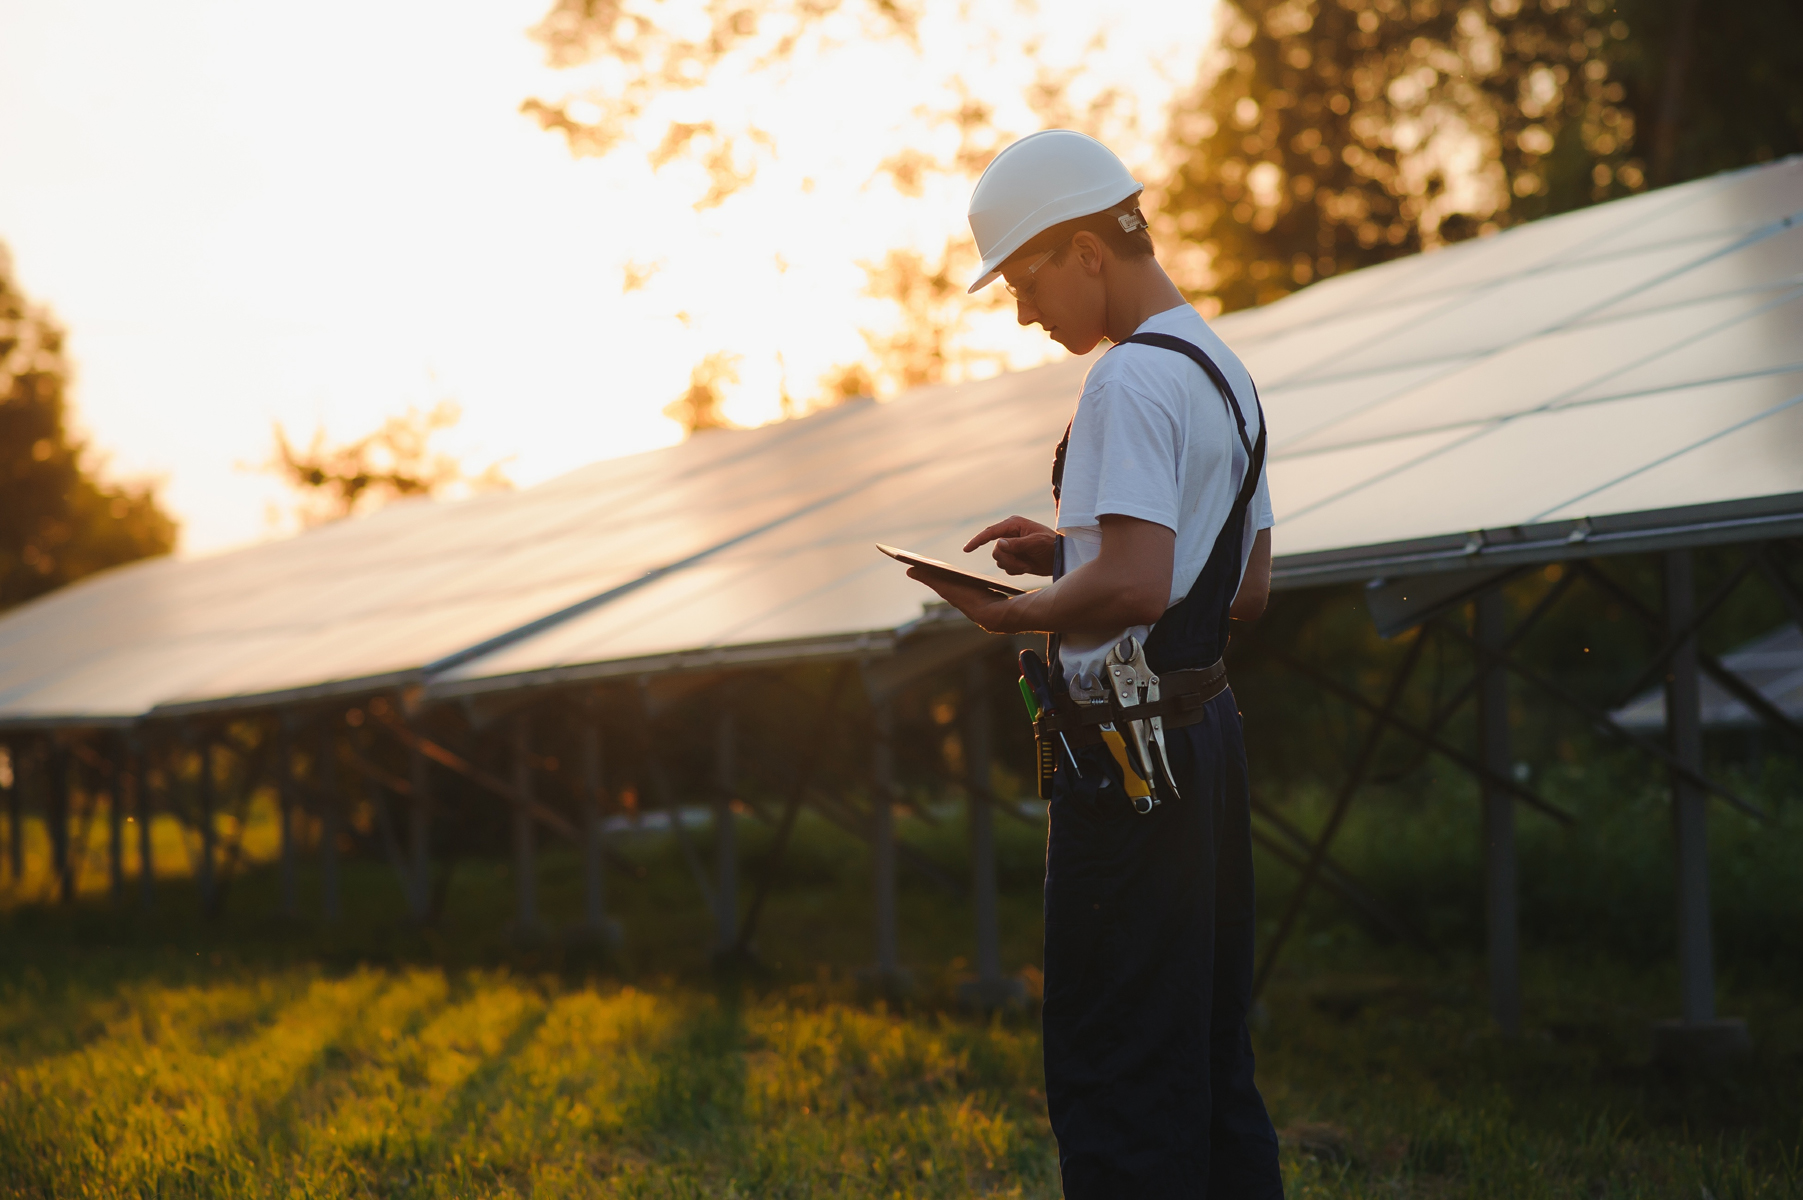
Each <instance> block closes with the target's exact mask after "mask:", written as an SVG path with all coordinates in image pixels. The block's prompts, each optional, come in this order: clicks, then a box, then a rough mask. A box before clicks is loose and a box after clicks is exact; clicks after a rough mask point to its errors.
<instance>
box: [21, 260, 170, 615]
mask: <svg viewBox="0 0 1803 1200" xmlns="http://www.w3.org/2000/svg"><path fill="white" fill-rule="evenodd" d="M63 341H64V333H63V329H62V327H61V326H60V325H58V324H57V322H56V320H55V318H53V317H52V316H51V315H50V313H49V312H48V311H46V310H45V309H44V308H43V307H41V306H39V305H35V304H33V303H31V301H30V300H29V299H27V297H26V296H25V294H24V292H23V291H22V290H21V289H20V288H19V286H18V283H17V281H16V280H15V279H14V277H13V272H12V260H11V257H10V256H9V255H8V254H7V253H6V249H5V247H4V246H0V609H3V608H9V607H11V606H12V605H15V604H19V603H22V602H23V601H26V600H29V599H31V598H32V597H33V596H38V595H41V594H43V593H44V592H48V591H50V590H52V589H54V588H58V587H61V586H62V585H64V584H66V583H72V582H74V581H75V580H77V579H80V578H81V577H83V576H84V575H91V574H93V573H94V572H96V571H102V570H105V569H106V568H107V567H112V566H117V565H118V564H120V563H126V562H132V561H134V560H136V559H140V558H149V557H152V556H155V555H158V554H167V553H169V552H170V550H172V549H173V548H174V546H175V535H176V525H175V521H174V520H173V519H171V518H170V516H169V515H168V514H167V513H166V512H164V511H163V509H162V507H161V505H160V504H159V503H158V500H157V496H156V486H155V485H154V484H152V483H146V482H137V483H115V482H107V481H105V480H102V479H101V478H99V477H98V474H97V464H96V462H95V456H94V454H93V452H92V450H91V449H90V447H89V446H88V444H87V442H86V441H84V440H82V439H80V438H77V437H74V436H72V435H71V433H70V431H69V428H68V387H69V376H70V364H69V360H68V357H67V354H66V353H65V351H64V346H63Z"/></svg>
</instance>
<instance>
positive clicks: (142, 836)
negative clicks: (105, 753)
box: [125, 734, 156, 912]
mask: <svg viewBox="0 0 1803 1200" xmlns="http://www.w3.org/2000/svg"><path fill="white" fill-rule="evenodd" d="M125 762H126V778H127V779H129V780H131V787H132V816H134V817H136V818H137V822H138V907H139V908H141V909H144V910H145V911H146V912H148V911H149V910H150V905H151V902H152V901H154V900H155V899H156V859H155V857H154V852H153V851H152V849H151V841H150V825H151V822H152V821H153V820H155V818H156V809H155V807H154V806H153V805H152V804H151V802H150V795H151V793H150V767H149V763H148V762H147V761H146V757H145V754H144V746H143V744H142V743H141V742H140V741H139V740H138V736H137V735H136V734H132V735H130V736H129V738H128V739H127V741H126V744H125Z"/></svg>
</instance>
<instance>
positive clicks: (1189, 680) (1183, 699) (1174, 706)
mask: <svg viewBox="0 0 1803 1200" xmlns="http://www.w3.org/2000/svg"><path fill="white" fill-rule="evenodd" d="M1054 688H1055V690H1057V689H1056V685H1054ZM1226 690H1227V662H1226V660H1225V659H1217V660H1216V661H1215V662H1214V663H1213V664H1212V665H1210V666H1206V667H1192V668H1190V669H1188V670H1183V671H1171V672H1168V673H1162V674H1160V675H1159V676H1158V691H1159V698H1158V699H1157V700H1155V701H1153V702H1152V703H1150V704H1135V705H1132V706H1131V707H1122V706H1121V704H1120V702H1119V701H1118V700H1116V699H1114V698H1113V697H1112V696H1111V697H1109V698H1108V700H1107V701H1105V702H1103V703H1100V704H1078V703H1077V702H1076V701H1074V700H1070V699H1068V697H1067V696H1062V695H1055V696H1054V697H1053V700H1052V702H1053V705H1054V709H1053V711H1052V712H1049V713H1047V714H1045V715H1044V716H1042V717H1040V718H1039V720H1037V721H1035V722H1033V732H1034V734H1035V735H1036V736H1039V737H1049V736H1051V735H1052V734H1055V733H1062V734H1064V735H1065V737H1066V739H1067V740H1068V741H1069V742H1070V744H1071V745H1073V746H1093V745H1099V744H1100V743H1101V741H1102V733H1101V728H1100V727H1101V726H1103V725H1116V726H1117V727H1118V724H1119V722H1122V721H1143V720H1145V719H1147V718H1148V717H1162V718H1164V727H1165V728H1166V729H1181V728H1182V727H1183V726H1185V725H1194V724H1195V723H1196V722H1197V721H1200V720H1201V719H1202V710H1203V709H1204V708H1206V707H1207V705H1208V702H1209V701H1210V700H1213V699H1214V698H1215V697H1216V696H1219V695H1220V694H1221V693H1222V692H1224V691H1226Z"/></svg>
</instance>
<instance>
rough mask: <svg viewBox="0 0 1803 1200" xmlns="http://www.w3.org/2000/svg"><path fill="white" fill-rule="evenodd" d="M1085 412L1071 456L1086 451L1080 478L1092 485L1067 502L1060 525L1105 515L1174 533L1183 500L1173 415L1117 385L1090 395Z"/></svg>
mask: <svg viewBox="0 0 1803 1200" xmlns="http://www.w3.org/2000/svg"><path fill="white" fill-rule="evenodd" d="M1081 408H1082V409H1083V411H1080V412H1079V413H1078V419H1077V423H1078V428H1077V429H1076V430H1073V432H1072V435H1071V447H1072V453H1073V455H1074V454H1076V453H1077V452H1078V451H1077V448H1078V447H1079V446H1080V447H1081V448H1082V453H1083V455H1084V457H1085V458H1086V459H1087V460H1088V461H1087V462H1085V463H1082V464H1080V466H1081V468H1083V469H1082V470H1081V474H1082V475H1083V476H1085V477H1086V480H1085V481H1086V482H1087V481H1088V480H1093V481H1094V482H1093V486H1091V487H1086V488H1083V489H1082V492H1083V494H1080V495H1070V496H1068V499H1069V501H1071V502H1072V503H1071V504H1070V506H1069V508H1068V510H1066V511H1061V512H1060V514H1059V521H1060V523H1061V524H1068V525H1094V524H1097V523H1098V520H1099V518H1100V517H1101V516H1102V515H1103V514H1104V513H1114V514H1116V515H1118V516H1123V517H1137V518H1139V519H1140V520H1142V521H1152V522H1154V523H1156V524H1159V525H1163V526H1164V527H1165V528H1166V529H1170V530H1173V531H1174V530H1175V529H1176V528H1177V516H1178V512H1179V510H1180V508H1181V499H1182V498H1181V496H1180V495H1179V493H1178V490H1177V447H1178V444H1179V440H1180V437H1179V435H1180V432H1181V431H1180V430H1179V429H1178V427H1177V423H1176V422H1175V421H1174V420H1173V419H1172V417H1171V414H1170V413H1169V412H1167V411H1166V410H1165V408H1164V407H1163V406H1162V405H1160V404H1159V403H1157V402H1156V401H1154V400H1151V399H1148V398H1147V397H1145V396H1142V395H1140V394H1139V393H1138V392H1136V391H1134V390H1133V389H1131V388H1129V387H1126V386H1124V385H1122V384H1120V383H1119V382H1116V381H1113V380H1110V381H1108V382H1105V383H1103V384H1101V385H1100V386H1099V387H1097V388H1096V389H1095V390H1094V391H1093V392H1091V393H1090V394H1089V395H1086V396H1085V397H1084V398H1083V403H1082V406H1081ZM1072 465H1078V464H1072ZM1067 471H1068V467H1067Z"/></svg>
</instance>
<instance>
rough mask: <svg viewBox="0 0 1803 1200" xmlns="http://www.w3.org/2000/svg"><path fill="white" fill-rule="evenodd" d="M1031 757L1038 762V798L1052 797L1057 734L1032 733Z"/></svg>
mask: <svg viewBox="0 0 1803 1200" xmlns="http://www.w3.org/2000/svg"><path fill="white" fill-rule="evenodd" d="M1033 757H1034V761H1036V762H1037V763H1038V764H1039V798H1040V799H1041V800H1050V799H1051V798H1052V773H1053V772H1054V771H1056V770H1057V769H1058V735H1057V734H1055V733H1040V732H1038V731H1037V730H1035V731H1034V733H1033Z"/></svg>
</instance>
